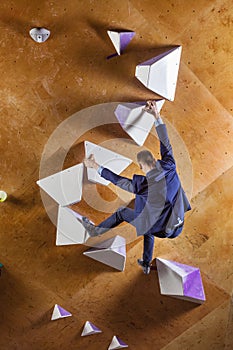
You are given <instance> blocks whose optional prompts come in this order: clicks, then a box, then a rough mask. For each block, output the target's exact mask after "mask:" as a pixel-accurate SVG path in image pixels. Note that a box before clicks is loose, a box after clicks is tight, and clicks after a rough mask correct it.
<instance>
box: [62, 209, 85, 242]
mask: <svg viewBox="0 0 233 350" xmlns="http://www.w3.org/2000/svg"><path fill="white" fill-rule="evenodd" d="M81 218H82V216H81V215H80V214H78V213H76V212H75V211H74V210H72V209H70V208H67V207H62V206H59V208H58V218H57V237H56V245H59V246H60V245H69V244H83V243H85V242H86V241H87V240H88V238H89V237H90V236H89V234H88V232H87V231H86V230H85V228H84V227H83V225H82V223H81V222H80V220H81Z"/></svg>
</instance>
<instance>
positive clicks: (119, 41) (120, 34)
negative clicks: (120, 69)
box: [107, 30, 135, 55]
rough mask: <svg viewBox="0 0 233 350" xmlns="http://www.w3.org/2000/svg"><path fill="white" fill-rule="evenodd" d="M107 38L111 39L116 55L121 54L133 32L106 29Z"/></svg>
mask: <svg viewBox="0 0 233 350" xmlns="http://www.w3.org/2000/svg"><path fill="white" fill-rule="evenodd" d="M107 33H108V36H109V38H110V39H111V41H112V43H113V45H114V47H115V49H116V52H117V53H118V55H121V54H122V52H123V51H124V50H125V48H126V47H127V45H128V44H129V43H130V41H131V40H132V39H133V37H134V35H135V32H133V31H130V30H128V31H120V30H119V31H116V30H108V31H107Z"/></svg>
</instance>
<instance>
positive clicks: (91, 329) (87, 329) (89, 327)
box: [81, 321, 102, 337]
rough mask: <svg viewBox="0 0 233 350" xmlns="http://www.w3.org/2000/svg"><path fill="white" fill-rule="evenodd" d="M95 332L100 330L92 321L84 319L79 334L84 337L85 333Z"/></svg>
mask: <svg viewBox="0 0 233 350" xmlns="http://www.w3.org/2000/svg"><path fill="white" fill-rule="evenodd" d="M97 333H102V331H101V330H100V329H99V328H98V327H96V326H95V325H94V324H93V323H91V322H89V321H86V323H85V325H84V327H83V331H82V334H81V336H82V337H85V336H87V335H91V334H97Z"/></svg>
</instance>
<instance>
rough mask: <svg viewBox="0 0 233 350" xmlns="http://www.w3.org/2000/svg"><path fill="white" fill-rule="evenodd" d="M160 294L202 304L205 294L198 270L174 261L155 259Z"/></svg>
mask: <svg viewBox="0 0 233 350" xmlns="http://www.w3.org/2000/svg"><path fill="white" fill-rule="evenodd" d="M156 265H157V270H158V276H159V285H160V291H161V294H164V295H169V296H172V297H175V298H179V299H184V300H188V301H192V302H194V303H198V304H202V303H203V302H204V301H205V292H204V288H203V284H202V279H201V274H200V270H199V268H197V267H193V266H189V265H184V264H181V263H178V262H176V261H171V260H165V259H161V258H156Z"/></svg>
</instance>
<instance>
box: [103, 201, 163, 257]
mask: <svg viewBox="0 0 233 350" xmlns="http://www.w3.org/2000/svg"><path fill="white" fill-rule="evenodd" d="M124 221H125V222H128V223H129V224H131V225H133V226H135V225H134V210H133V209H130V208H127V207H121V208H119V209H118V210H117V211H116V212H115V213H113V214H112V215H111V216H109V217H108V218H107V219H106V220H104V221H103V222H101V223H100V224H99V225H98V227H105V228H108V229H111V228H114V227H116V226H118V225H120V224H121V223H122V222H124ZM155 235H156V234H155ZM161 238H162V237H161ZM153 250H154V235H152V234H145V235H144V242H143V256H142V259H143V261H144V262H145V263H146V264H149V263H150V262H151V260H152V257H153Z"/></svg>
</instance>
